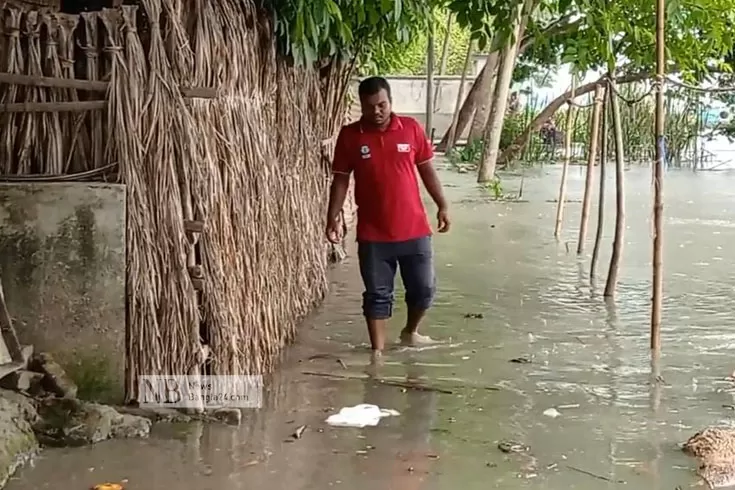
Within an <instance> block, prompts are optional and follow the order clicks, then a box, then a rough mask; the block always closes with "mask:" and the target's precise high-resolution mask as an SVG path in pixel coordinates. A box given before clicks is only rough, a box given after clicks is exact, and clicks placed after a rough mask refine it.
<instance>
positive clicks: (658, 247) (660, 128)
mask: <svg viewBox="0 0 735 490" xmlns="http://www.w3.org/2000/svg"><path fill="white" fill-rule="evenodd" d="M665 15H666V3H665V0H656V121H655V126H656V127H655V129H656V161H655V162H654V164H653V182H654V189H653V230H654V235H653V299H652V302H651V349H652V350H653V351H654V352H656V353H657V352H658V351H659V350H660V349H661V310H662V303H663V289H664V276H663V243H662V237H663V214H664V190H663V181H664V178H663V167H664V164H665V162H664V159H665V158H666V148H665V147H664V145H665V144H666V142H665V140H664V138H665V135H664V128H665V112H664V76H665V71H666V50H665V42H666V41H665V37H664V25H665V21H666V19H665Z"/></svg>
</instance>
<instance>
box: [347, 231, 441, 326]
mask: <svg viewBox="0 0 735 490" xmlns="http://www.w3.org/2000/svg"><path fill="white" fill-rule="evenodd" d="M357 247H358V248H357V255H358V258H359V260H360V274H361V275H362V281H363V283H364V284H365V292H364V293H363V294H362V312H363V314H364V315H365V316H366V317H367V318H372V319H375V320H383V319H387V318H390V317H391V315H392V314H393V299H394V294H393V289H394V283H395V276H396V269H398V268H400V271H401V279H402V280H403V286H404V288H405V289H406V304H407V305H408V307H409V308H410V309H417V310H426V309H428V308H429V307H430V306H431V303H432V301H433V299H434V292H435V290H436V278H435V276H434V263H433V253H432V247H431V236H426V237H422V238H418V239H415V240H409V241H405V242H359V243H358V246H357Z"/></svg>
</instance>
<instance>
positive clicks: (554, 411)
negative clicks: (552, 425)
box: [544, 408, 561, 419]
mask: <svg viewBox="0 0 735 490" xmlns="http://www.w3.org/2000/svg"><path fill="white" fill-rule="evenodd" d="M544 415H546V416H547V417H551V418H552V419H555V418H557V417H558V416H560V415H561V413H560V412H559V410H557V409H555V408H547V409H546V410H544Z"/></svg>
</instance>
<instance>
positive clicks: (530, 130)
mask: <svg viewBox="0 0 735 490" xmlns="http://www.w3.org/2000/svg"><path fill="white" fill-rule="evenodd" d="M647 78H650V74H648V73H635V74H632V75H624V76H622V77H618V78H617V79H616V83H619V84H624V83H632V82H639V81H641V80H645V79H647ZM604 81H605V79H604V78H600V79H599V80H597V81H595V82H590V83H585V84H584V85H581V86H580V87H579V88H577V90H576V92H574V93H572V91H571V90H570V91H568V92H565V93H563V94H561V95H560V96H559V97H557V98H556V99H554V100H552V101H551V102H550V103H549V105H547V106H546V107H545V108H544V110H542V111H541V112H539V114H538V116H536V117H535V118H534V119H533V121H531V123H530V124H529V125H528V127H527V128H526V130H525V131H523V133H521V134H520V135H518V137H517V138H516V139H515V140H514V141H513V143H511V144H510V145H509V146H508V148H506V149H505V151H503V154H502V155H500V157H499V158H498V163H499V164H503V163H507V162H509V161H510V160H512V159H513V157H515V156H516V155H517V154H518V153H519V152H520V151H521V150H522V149H523V148H524V147H525V146H526V145H527V144H528V142H529V141H530V140H531V135H533V134H534V133H535V132H536V131H538V130H539V129H540V128H541V126H542V125H543V124H544V123H545V122H546V121H548V120H549V119H550V118H551V116H553V115H554V113H556V111H558V110H559V109H560V108H561V106H563V105H564V103H565V102H567V101H568V100H569V99H571V98H572V96H575V97H579V96H581V95H584V94H588V93H590V92H592V91H593V90H594V89H595V86H597V85H599V84H601V83H604Z"/></svg>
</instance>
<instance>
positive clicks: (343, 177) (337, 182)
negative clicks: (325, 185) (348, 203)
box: [327, 173, 350, 223]
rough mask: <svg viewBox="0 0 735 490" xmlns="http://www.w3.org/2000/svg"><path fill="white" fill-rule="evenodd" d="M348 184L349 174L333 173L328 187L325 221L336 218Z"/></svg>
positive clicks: (340, 209) (345, 195)
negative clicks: (330, 184)
mask: <svg viewBox="0 0 735 490" xmlns="http://www.w3.org/2000/svg"><path fill="white" fill-rule="evenodd" d="M349 186H350V174H344V173H335V174H334V176H333V177H332V186H331V187H330V189H329V206H328V207H327V223H330V222H332V221H334V220H336V219H337V217H338V216H339V213H340V211H342V206H343V205H344V203H345V197H347V189H348V188H349Z"/></svg>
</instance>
